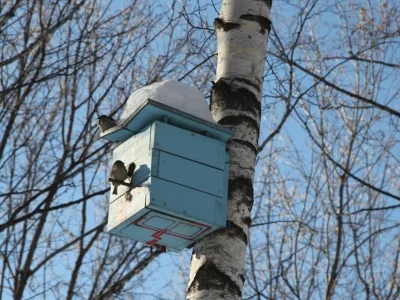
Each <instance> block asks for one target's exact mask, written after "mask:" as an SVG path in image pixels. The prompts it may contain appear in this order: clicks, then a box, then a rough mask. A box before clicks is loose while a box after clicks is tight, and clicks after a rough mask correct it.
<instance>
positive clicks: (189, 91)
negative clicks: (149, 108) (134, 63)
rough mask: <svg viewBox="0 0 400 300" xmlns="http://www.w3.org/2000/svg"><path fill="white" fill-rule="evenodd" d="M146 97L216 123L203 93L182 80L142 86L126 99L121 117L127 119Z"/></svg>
mask: <svg viewBox="0 0 400 300" xmlns="http://www.w3.org/2000/svg"><path fill="white" fill-rule="evenodd" d="M148 99H151V100H154V101H156V102H159V103H162V104H164V105H167V106H169V107H172V108H175V109H177V110H180V111H183V112H185V113H187V114H190V115H193V116H196V117H198V118H200V119H203V120H206V121H208V122H212V123H214V124H216V122H215V121H214V119H213V117H212V116H211V112H210V111H209V109H208V104H207V101H206V99H205V98H204V96H203V94H202V93H201V92H200V91H199V90H198V89H196V88H194V87H191V86H189V85H187V84H185V83H183V82H179V81H175V80H166V81H163V82H156V83H153V84H151V85H148V86H145V87H142V88H141V89H139V90H137V91H136V92H134V93H133V94H132V95H131V96H130V97H129V99H128V101H127V103H126V107H125V110H124V112H123V113H122V116H121V119H122V120H126V119H128V118H129V117H130V116H131V115H132V114H133V113H134V112H135V111H137V109H138V108H139V107H141V106H142V104H143V103H144V102H146V101H147V100H148Z"/></svg>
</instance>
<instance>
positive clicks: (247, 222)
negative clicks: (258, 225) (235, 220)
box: [242, 217, 251, 227]
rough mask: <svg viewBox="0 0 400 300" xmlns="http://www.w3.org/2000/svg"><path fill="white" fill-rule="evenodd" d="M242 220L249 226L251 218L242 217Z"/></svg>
mask: <svg viewBox="0 0 400 300" xmlns="http://www.w3.org/2000/svg"><path fill="white" fill-rule="evenodd" d="M242 221H243V223H244V224H246V225H247V226H249V227H250V224H251V218H250V217H245V218H242Z"/></svg>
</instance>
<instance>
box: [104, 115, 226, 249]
mask: <svg viewBox="0 0 400 300" xmlns="http://www.w3.org/2000/svg"><path fill="white" fill-rule="evenodd" d="M118 160H119V161H122V162H123V163H124V164H125V166H126V168H127V169H129V166H131V165H132V164H134V165H135V167H136V168H135V171H134V173H133V176H132V177H128V179H127V180H125V183H126V184H127V185H129V187H128V186H119V187H118V194H117V195H112V194H111V196H110V209H109V222H108V230H109V232H110V233H113V234H117V235H120V236H124V237H126V238H130V239H133V240H136V241H140V242H143V243H147V244H148V245H160V246H165V247H167V248H168V249H170V250H176V251H179V250H181V249H183V248H185V247H188V246H189V245H191V244H193V243H194V242H195V241H197V240H199V239H201V238H202V237H204V236H206V235H208V234H210V233H211V232H213V231H215V230H216V229H218V228H221V227H225V225H226V205H227V183H228V169H229V161H228V156H227V154H226V152H225V144H224V143H223V142H221V141H218V140H216V139H213V138H210V137H207V136H205V135H201V134H198V133H194V132H190V131H188V130H184V129H182V128H178V127H175V126H173V125H171V124H166V123H163V122H160V121H155V122H153V123H152V124H151V125H150V126H148V127H146V128H144V129H143V130H141V131H140V132H139V133H137V134H135V135H134V136H132V137H131V138H129V139H127V140H126V141H125V142H123V143H122V144H121V145H119V146H118V147H117V148H116V149H115V150H114V155H113V161H114V162H115V161H118Z"/></svg>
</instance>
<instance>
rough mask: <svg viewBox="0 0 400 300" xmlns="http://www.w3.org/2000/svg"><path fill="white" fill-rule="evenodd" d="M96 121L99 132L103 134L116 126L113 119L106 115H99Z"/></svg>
mask: <svg viewBox="0 0 400 300" xmlns="http://www.w3.org/2000/svg"><path fill="white" fill-rule="evenodd" d="M97 120H98V121H97V125H98V126H99V129H100V131H101V132H104V131H106V130H108V129H110V128H111V127H114V126H115V125H117V122H115V120H114V119H113V118H111V117H109V116H106V115H101V116H100V117H98V119H97Z"/></svg>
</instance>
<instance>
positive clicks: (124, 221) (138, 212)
mask: <svg viewBox="0 0 400 300" xmlns="http://www.w3.org/2000/svg"><path fill="white" fill-rule="evenodd" d="M130 193H132V191H130ZM128 195H129V194H125V195H124V196H122V197H119V198H118V199H116V200H115V201H113V202H112V203H110V205H109V212H108V226H107V228H108V232H110V233H113V234H118V232H120V231H122V230H123V229H124V228H125V227H126V226H128V225H129V224H130V223H131V222H132V221H133V220H135V218H140V217H141V216H142V215H144V214H146V213H147V212H148V209H146V197H149V190H148V189H147V188H145V187H143V188H141V189H137V190H136V191H135V194H134V197H133V196H132V195H130V196H129V197H128Z"/></svg>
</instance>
